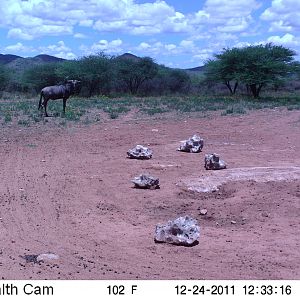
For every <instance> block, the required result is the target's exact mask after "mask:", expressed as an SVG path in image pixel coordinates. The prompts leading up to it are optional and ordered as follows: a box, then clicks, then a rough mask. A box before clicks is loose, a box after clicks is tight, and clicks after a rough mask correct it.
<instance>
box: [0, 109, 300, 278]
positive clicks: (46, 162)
mask: <svg viewBox="0 0 300 300" xmlns="http://www.w3.org/2000/svg"><path fill="white" fill-rule="evenodd" d="M19 129H20V131H19ZM194 133H197V134H199V135H200V136H201V137H203V138H204V148H203V152H202V153H195V154H192V153H191V154H189V153H182V152H178V151H176V149H177V148H178V146H179V144H180V141H181V140H184V139H186V138H188V137H190V136H192V135H193V134H194ZM0 144H1V147H0V157H1V160H0V206H1V209H0V241H1V244H0V269H1V275H0V279H1V278H2V279H30V278H32V279H136V278H138V279H300V252H299V246H300V235H299V229H300V224H299V215H300V180H299V176H298V175H299V174H298V173H297V172H299V169H298V168H299V167H300V155H299V152H300V114H299V111H287V110H279V109H278V110H265V111H259V112H258V111H256V112H252V113H250V114H248V115H243V116H216V117H215V118H209V117H208V118H200V119H199V118H191V119H188V118H185V119H180V120H179V119H178V120H176V119H174V118H173V119H160V120H155V119H153V120H149V119H148V120H144V121H143V120H130V119H128V118H126V117H124V119H122V120H113V121H108V122H105V123H98V124H94V125H89V126H82V127H69V128H57V127H55V128H51V126H50V125H49V124H46V125H41V127H40V128H38V127H28V128H23V127H22V128H17V129H16V128H14V129H13V128H4V129H3V130H2V131H1V133H0ZM137 144H142V145H145V146H147V145H148V144H149V147H150V148H151V149H152V150H153V158H152V159H151V160H146V161H144V160H143V161H139V160H131V159H127V158H126V152H127V151H128V149H130V148H132V147H134V146H135V145H137ZM213 152H216V153H218V154H220V155H221V157H222V158H224V160H225V161H226V163H227V164H228V170H221V171H206V170H205V169H204V154H205V153H213ZM294 167H295V168H294ZM235 168H236V169H237V170H240V172H241V170H243V171H242V173H243V174H244V175H243V176H242V177H243V178H241V180H238V178H235V179H234V180H228V181H226V180H224V183H223V184H221V185H220V186H219V187H218V190H217V191H215V192H208V193H199V192H196V191H191V190H188V189H186V186H184V184H183V183H184V182H186V181H187V180H189V179H194V180H195V178H196V179H197V178H207V176H222V175H224V176H226V174H227V175H228V174H233V172H234V170H235ZM247 168H249V170H250V169H252V170H253V168H266V169H267V170H272V169H273V170H274V169H275V170H281V171H282V170H285V171H284V172H283V173H284V176H285V178H283V180H281V179H282V177H280V176H279V177H278V176H277V177H276V176H273V177H272V176H271V177H270V176H269V177H268V176H267V178H268V179H267V180H257V182H256V181H255V178H253V176H254V177H255V174H254V175H253V174H250V173H247V171H245V170H247ZM289 170H294V171H295V170H296V171H295V172H289ZM297 170H298V171H297ZM143 172H146V173H149V174H151V175H153V176H155V177H159V179H160V186H161V188H160V189H158V190H140V189H134V188H133V184H132V183H131V182H130V180H131V179H133V178H134V177H135V176H137V175H139V174H141V173H143ZM254 173H255V172H254ZM271 173H272V172H271ZM273 173H274V172H273ZM273 173H272V174H273ZM275 173H276V172H275ZM295 173H296V175H295ZM245 174H246V175H245ZM247 174H248V175H249V174H250V175H249V177H247ZM289 174H290V176H289ZM297 174H298V175H297ZM259 176H262V175H259ZM259 176H258V177H259ZM278 178H279V179H280V180H279V179H278ZM201 209H207V214H206V215H201V214H200V210H201ZM187 214H188V215H190V216H192V217H194V218H196V219H197V220H198V222H199V225H200V230H201V233H200V239H199V244H198V245H197V246H194V247H178V246H174V245H168V244H155V243H154V241H153V237H154V230H155V225H156V224H157V223H165V222H166V221H168V220H173V219H175V218H176V217H178V216H183V215H187ZM48 252H50V253H54V254H56V255H58V256H59V259H58V260H54V261H53V262H51V261H50V262H42V263H40V264H38V263H34V262H26V261H25V260H24V258H22V257H21V256H24V255H32V254H41V253H48Z"/></svg>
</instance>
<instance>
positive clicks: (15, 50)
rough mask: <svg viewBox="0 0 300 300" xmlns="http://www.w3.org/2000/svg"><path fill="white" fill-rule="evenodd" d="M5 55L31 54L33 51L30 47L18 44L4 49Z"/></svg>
mask: <svg viewBox="0 0 300 300" xmlns="http://www.w3.org/2000/svg"><path fill="white" fill-rule="evenodd" d="M4 51H5V52H6V53H20V52H31V51H33V48H32V47H29V46H24V45H23V44H22V43H20V42H18V43H16V44H14V45H9V46H6V47H5V48H4Z"/></svg>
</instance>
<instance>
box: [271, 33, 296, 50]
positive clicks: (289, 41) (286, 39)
mask: <svg viewBox="0 0 300 300" xmlns="http://www.w3.org/2000/svg"><path fill="white" fill-rule="evenodd" d="M267 42H268V43H270V42H271V43H274V44H279V45H283V46H286V47H297V46H299V45H300V38H297V37H295V36H294V35H293V34H290V33H286V34H285V35H283V36H282V37H280V36H278V35H275V36H270V37H269V38H268V39H267Z"/></svg>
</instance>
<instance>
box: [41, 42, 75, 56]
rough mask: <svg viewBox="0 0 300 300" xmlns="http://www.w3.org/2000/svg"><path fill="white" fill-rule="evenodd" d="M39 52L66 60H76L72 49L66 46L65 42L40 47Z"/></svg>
mask: <svg viewBox="0 0 300 300" xmlns="http://www.w3.org/2000/svg"><path fill="white" fill-rule="evenodd" d="M38 51H39V52H41V53H45V54H50V55H54V56H56V57H61V58H65V59H74V58H76V55H75V54H74V53H73V52H72V49H71V48H70V47H68V46H66V45H65V43H64V41H59V42H58V43H57V44H52V45H48V46H42V47H39V48H38Z"/></svg>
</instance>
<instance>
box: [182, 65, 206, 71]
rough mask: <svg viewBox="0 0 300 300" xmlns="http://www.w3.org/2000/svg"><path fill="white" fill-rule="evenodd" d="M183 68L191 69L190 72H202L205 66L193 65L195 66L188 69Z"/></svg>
mask: <svg viewBox="0 0 300 300" xmlns="http://www.w3.org/2000/svg"><path fill="white" fill-rule="evenodd" d="M185 70H186V71H191V72H204V71H205V66H200V67H195V68H190V69H185Z"/></svg>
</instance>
